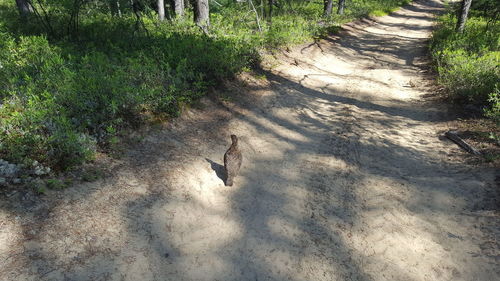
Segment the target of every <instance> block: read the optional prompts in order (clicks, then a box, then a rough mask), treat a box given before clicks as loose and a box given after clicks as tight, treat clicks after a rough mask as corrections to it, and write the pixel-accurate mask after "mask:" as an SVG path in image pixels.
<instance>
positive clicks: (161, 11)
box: [156, 0, 165, 21]
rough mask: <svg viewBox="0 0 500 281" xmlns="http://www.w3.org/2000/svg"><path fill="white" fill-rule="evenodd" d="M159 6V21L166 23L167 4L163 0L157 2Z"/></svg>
mask: <svg viewBox="0 0 500 281" xmlns="http://www.w3.org/2000/svg"><path fill="white" fill-rule="evenodd" d="M156 3H157V5H158V20H159V21H164V20H165V3H164V2H163V0H157V2H156Z"/></svg>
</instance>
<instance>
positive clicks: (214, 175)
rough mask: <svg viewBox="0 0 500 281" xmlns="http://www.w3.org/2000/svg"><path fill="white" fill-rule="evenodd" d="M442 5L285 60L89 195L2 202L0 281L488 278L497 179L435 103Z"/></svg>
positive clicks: (494, 243) (183, 122) (427, 3)
mask: <svg viewBox="0 0 500 281" xmlns="http://www.w3.org/2000/svg"><path fill="white" fill-rule="evenodd" d="M440 9H441V4H440V3H439V2H437V1H432V0H422V1H416V2H415V3H413V4H411V5H409V6H407V7H405V8H402V9H401V10H399V11H397V12H396V13H394V14H392V15H389V16H385V17H380V18H377V19H376V21H373V22H372V21H368V20H365V21H361V22H357V23H353V24H349V25H346V26H344V30H343V32H341V34H340V35H339V36H338V37H331V38H327V39H324V40H321V41H318V42H316V43H314V44H306V45H303V46H298V47H296V48H294V49H292V50H290V52H287V53H284V54H282V55H280V56H279V63H276V64H275V65H271V64H269V65H267V67H264V70H262V73H261V75H262V76H265V77H266V78H265V79H264V78H263V77H261V76H258V77H260V78H255V77H252V76H249V75H243V76H242V79H243V80H245V83H246V86H244V87H241V85H240V84H239V83H238V82H233V83H230V84H229V85H228V93H226V97H225V98H223V99H217V98H212V99H204V100H203V101H202V103H201V104H200V106H201V107H203V108H202V109H191V110H189V111H188V112H187V113H186V114H185V115H184V116H183V117H182V118H180V119H179V120H176V121H175V122H174V123H172V124H169V125H168V126H166V127H165V128H164V129H162V130H158V131H155V132H153V133H150V134H149V135H148V136H147V137H146V138H145V139H144V140H143V141H142V142H141V143H140V145H137V147H136V148H135V149H132V150H131V151H129V152H128V153H127V155H126V156H125V157H123V158H122V160H120V161H116V162H115V163H114V164H113V166H111V167H109V171H110V173H109V175H107V176H106V177H105V178H103V179H101V180H98V181H97V182H93V183H87V184H81V185H79V186H75V187H72V188H70V189H67V190H64V191H58V192H50V193H49V194H48V195H46V196H44V197H41V198H39V199H36V198H33V195H31V194H30V193H22V192H19V193H17V194H14V195H11V196H10V197H8V198H2V199H1V203H0V227H1V228H0V280H297V281H298V280H499V279H500V272H499V271H500V266H499V265H500V260H499V259H500V251H499V246H498V245H499V244H498V239H499V237H500V230H499V220H498V202H499V201H498V193H495V192H498V185H497V184H498V172H495V171H494V170H489V169H487V168H482V169H479V168H476V167H473V166H470V165H467V164H463V160H462V158H461V157H456V156H457V155H462V153H463V152H461V150H460V149H458V148H457V147H456V146H455V145H454V144H452V143H450V142H449V141H447V140H445V139H443V138H441V137H440V136H441V135H442V133H443V131H445V130H447V129H448V128H447V127H446V121H447V118H448V117H447V116H448V114H447V113H446V108H445V107H444V106H442V105H438V104H436V103H435V102H430V101H429V100H428V97H429V96H430V95H432V92H431V85H432V83H433V82H432V79H431V78H432V77H429V76H428V74H426V72H425V69H426V68H427V66H426V65H427V64H428V61H427V56H426V49H425V46H426V39H427V38H428V37H429V35H430V33H429V32H430V29H431V27H432V24H433V14H436V13H437V12H439V10H440ZM426 100H427V101H426ZM231 133H234V134H237V135H239V136H240V142H241V146H242V150H243V154H244V160H243V167H242V174H241V176H239V177H238V178H237V179H236V182H235V185H234V186H233V187H225V186H224V185H223V182H222V180H221V177H222V170H221V164H222V155H223V153H224V151H225V149H227V147H228V145H229V135H230V134H231ZM495 177H497V178H495ZM495 181H497V182H495Z"/></svg>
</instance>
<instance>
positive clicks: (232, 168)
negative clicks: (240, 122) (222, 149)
mask: <svg viewBox="0 0 500 281" xmlns="http://www.w3.org/2000/svg"><path fill="white" fill-rule="evenodd" d="M231 140H232V141H233V143H232V144H231V146H230V147H229V149H228V150H227V151H226V153H225V154H224V168H225V170H226V186H232V185H233V180H234V178H235V177H236V176H237V175H238V172H239V170H240V167H241V160H242V156H241V151H240V149H239V148H238V137H237V136H235V135H231Z"/></svg>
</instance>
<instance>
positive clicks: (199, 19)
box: [193, 0, 210, 33]
mask: <svg viewBox="0 0 500 281" xmlns="http://www.w3.org/2000/svg"><path fill="white" fill-rule="evenodd" d="M193 6H194V22H195V23H196V25H198V26H199V27H200V28H201V29H202V30H203V32H205V33H208V27H209V26H210V14H209V13H210V11H209V8H208V0H194V5H193Z"/></svg>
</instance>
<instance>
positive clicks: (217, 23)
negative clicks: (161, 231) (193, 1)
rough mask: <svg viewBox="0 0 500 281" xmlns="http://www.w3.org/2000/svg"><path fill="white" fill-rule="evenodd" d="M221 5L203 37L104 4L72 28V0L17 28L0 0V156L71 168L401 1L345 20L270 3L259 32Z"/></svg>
mask: <svg viewBox="0 0 500 281" xmlns="http://www.w3.org/2000/svg"><path fill="white" fill-rule="evenodd" d="M222 2H223V5H224V6H221V7H217V8H215V9H212V11H213V12H212V14H211V22H212V27H211V29H210V33H211V34H210V36H207V35H205V34H203V33H202V32H200V30H199V28H198V27H196V26H195V25H194V24H193V23H192V20H191V19H192V14H191V13H192V11H190V10H187V13H188V14H187V15H186V16H185V18H184V19H182V18H181V19H176V20H173V21H169V22H165V23H158V22H157V20H156V17H155V16H151V14H150V13H149V12H148V11H147V10H146V11H144V13H143V15H144V16H143V17H142V19H141V20H142V22H143V24H144V27H146V28H147V30H148V31H147V32H145V31H144V28H142V27H141V28H138V27H139V26H142V25H138V24H137V22H136V18H135V15H134V14H133V13H131V12H130V7H129V6H127V7H125V6H124V7H122V8H123V9H124V11H125V9H129V10H128V11H129V12H128V13H127V12H124V13H123V16H122V17H116V16H112V15H110V13H109V10H108V5H105V3H106V2H102V1H95V2H92V5H83V6H81V8H82V12H81V13H80V15H79V17H78V19H79V22H78V26H76V25H74V24H73V23H74V22H71V21H70V19H74V18H72V17H71V16H70V13H69V11H72V7H73V6H72V5H73V4H74V3H75V2H74V1H62V2H61V1H55V2H54V1H40V2H36V3H35V5H37V7H38V8H40V7H39V6H38V5H40V3H42V4H43V5H44V8H45V9H46V11H47V17H45V16H44V17H42V18H39V17H31V18H29V20H28V21H26V22H21V21H19V16H18V13H17V11H16V8H15V3H14V1H10V0H9V1H7V0H0V158H2V159H6V160H9V161H12V162H14V163H31V162H32V161H33V160H36V161H38V162H40V163H42V164H43V165H44V166H48V167H51V168H56V170H57V169H66V168H71V167H72V166H75V165H79V164H81V163H83V162H85V161H87V160H89V159H92V158H93V156H94V154H95V152H96V150H98V149H100V148H104V149H106V148H109V147H110V146H113V148H116V146H119V145H120V144H121V142H120V141H119V138H118V137H117V136H118V135H119V134H120V132H122V129H123V128H124V127H126V126H130V125H137V124H140V123H141V122H142V120H143V118H144V116H149V115H150V113H153V114H160V115H168V116H177V115H178V114H179V113H180V108H181V107H182V106H183V105H185V104H189V103H191V102H193V101H194V100H196V99H197V98H199V97H201V96H202V95H203V94H204V93H206V92H207V89H208V88H209V87H214V86H217V85H218V84H219V83H220V82H221V81H222V80H224V79H228V78H231V77H233V76H234V75H236V74H237V73H239V72H240V71H242V70H243V69H248V68H249V67H250V66H252V65H254V64H255V63H257V62H258V61H259V51H260V50H261V49H263V48H276V47H279V46H284V45H288V44H295V43H300V42H303V41H306V40H308V39H310V38H311V37H317V36H323V35H325V34H327V33H328V32H330V31H332V30H336V29H337V28H338V26H339V25H340V24H341V23H344V22H346V21H349V20H352V19H354V18H356V17H360V16H365V15H368V14H369V13H370V12H371V11H373V10H376V9H379V10H384V9H393V8H395V7H397V6H398V5H400V4H402V3H403V2H404V1H400V0H390V1H388V0H353V1H351V2H348V3H347V7H346V14H345V15H343V16H338V15H336V14H333V15H332V16H331V17H330V18H328V19H325V18H323V17H322V8H323V4H322V2H320V1H289V2H286V3H281V2H280V3H277V4H279V5H281V7H280V8H276V9H275V11H274V16H273V18H272V23H271V22H269V21H268V20H267V19H263V18H262V15H260V18H259V24H257V21H256V17H255V13H254V12H253V11H252V10H249V8H248V6H247V5H239V4H235V3H234V2H233V1H229V0H228V1H225V2H224V1H222ZM259 13H260V10H259ZM47 19H49V21H50V28H49V27H48V26H47V24H46V22H45V21H46V20H47ZM44 22H45V23H44ZM70 23H72V24H70ZM259 26H260V30H259ZM145 113H148V114H145Z"/></svg>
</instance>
